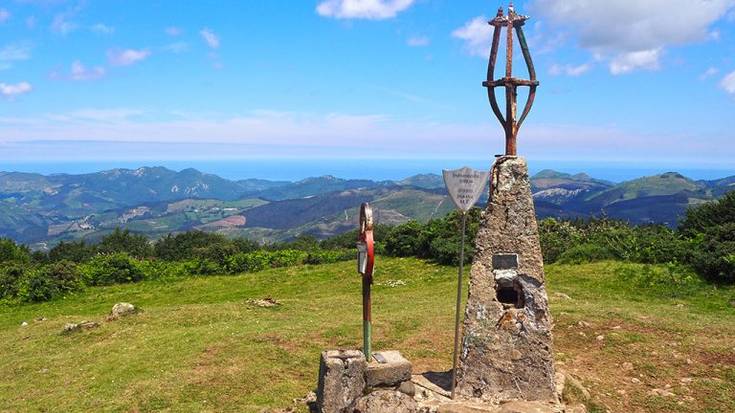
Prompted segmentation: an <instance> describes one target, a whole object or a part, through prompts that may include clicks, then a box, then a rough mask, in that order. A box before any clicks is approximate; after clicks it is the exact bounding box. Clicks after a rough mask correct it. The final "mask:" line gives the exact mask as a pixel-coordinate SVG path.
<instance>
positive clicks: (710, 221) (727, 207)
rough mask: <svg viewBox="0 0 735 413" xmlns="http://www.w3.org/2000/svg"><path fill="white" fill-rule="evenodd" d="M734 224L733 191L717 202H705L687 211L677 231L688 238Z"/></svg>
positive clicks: (734, 193) (734, 203) (734, 199)
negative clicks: (720, 226) (711, 229)
mask: <svg viewBox="0 0 735 413" xmlns="http://www.w3.org/2000/svg"><path fill="white" fill-rule="evenodd" d="M733 222H735V191H732V192H729V193H727V194H725V196H724V197H722V198H721V199H720V200H718V201H714V202H707V203H704V204H701V205H698V206H694V207H691V208H689V209H688V210H687V212H686V215H685V216H684V219H683V220H682V221H681V223H680V224H679V231H680V232H681V233H682V234H684V235H686V236H689V237H696V236H697V234H699V233H702V232H704V231H705V230H707V229H709V228H713V227H717V226H719V225H723V224H727V223H733Z"/></svg>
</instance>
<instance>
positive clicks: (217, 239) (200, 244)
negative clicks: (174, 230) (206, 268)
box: [153, 231, 231, 261]
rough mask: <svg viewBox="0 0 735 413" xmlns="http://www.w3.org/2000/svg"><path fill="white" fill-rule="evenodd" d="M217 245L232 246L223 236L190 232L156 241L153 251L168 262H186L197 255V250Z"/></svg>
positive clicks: (171, 235)
mask: <svg viewBox="0 0 735 413" xmlns="http://www.w3.org/2000/svg"><path fill="white" fill-rule="evenodd" d="M216 244H231V242H230V241H229V240H228V239H227V238H225V237H224V236H223V235H221V234H213V233H209V232H202V231H188V232H182V233H180V234H176V235H174V234H168V235H166V236H165V237H163V238H161V239H159V240H158V241H156V243H155V244H154V245H153V251H154V254H155V256H156V257H158V258H160V259H162V260H166V261H186V260H189V259H191V258H192V257H194V256H195V255H196V250H198V249H202V248H208V247H211V246H213V245H216Z"/></svg>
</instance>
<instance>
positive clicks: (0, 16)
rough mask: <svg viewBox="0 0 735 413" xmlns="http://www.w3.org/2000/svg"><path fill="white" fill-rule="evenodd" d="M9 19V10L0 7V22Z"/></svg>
mask: <svg viewBox="0 0 735 413" xmlns="http://www.w3.org/2000/svg"><path fill="white" fill-rule="evenodd" d="M8 19H10V12H9V11H7V10H6V9H0V23H5V22H6V21H8Z"/></svg>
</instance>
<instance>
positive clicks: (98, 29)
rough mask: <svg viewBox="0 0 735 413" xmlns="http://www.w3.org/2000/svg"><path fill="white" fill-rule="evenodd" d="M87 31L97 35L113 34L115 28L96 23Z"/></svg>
mask: <svg viewBox="0 0 735 413" xmlns="http://www.w3.org/2000/svg"><path fill="white" fill-rule="evenodd" d="M89 30H91V31H93V32H95V33H97V34H112V33H115V28H114V27H112V26H108V25H106V24H104V23H97V24H95V25H93V26H92V27H90V28H89Z"/></svg>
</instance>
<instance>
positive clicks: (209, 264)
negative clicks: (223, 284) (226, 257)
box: [184, 258, 224, 275]
mask: <svg viewBox="0 0 735 413" xmlns="http://www.w3.org/2000/svg"><path fill="white" fill-rule="evenodd" d="M184 268H186V272H187V273H189V274H191V275H214V274H221V273H223V272H224V270H223V269H222V267H221V266H220V265H219V264H218V263H217V262H215V261H212V260H210V259H207V258H194V259H191V260H189V261H186V262H185V263H184Z"/></svg>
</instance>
